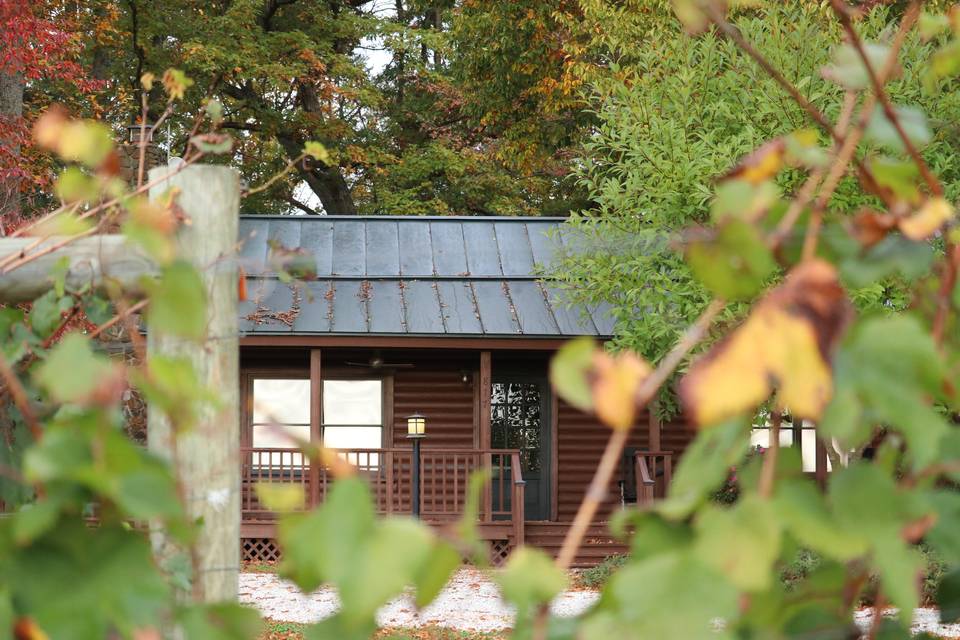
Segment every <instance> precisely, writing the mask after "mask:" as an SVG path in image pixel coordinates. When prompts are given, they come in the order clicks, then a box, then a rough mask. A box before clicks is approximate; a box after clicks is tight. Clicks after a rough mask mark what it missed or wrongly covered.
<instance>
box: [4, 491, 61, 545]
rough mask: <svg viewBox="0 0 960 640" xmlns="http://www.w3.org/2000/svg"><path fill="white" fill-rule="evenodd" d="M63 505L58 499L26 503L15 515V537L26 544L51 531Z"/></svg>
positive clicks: (20, 543)
mask: <svg viewBox="0 0 960 640" xmlns="http://www.w3.org/2000/svg"><path fill="white" fill-rule="evenodd" d="M62 506H63V505H62V504H61V503H60V501H58V500H40V501H38V502H35V503H33V504H26V505H24V506H23V507H21V509H20V510H19V511H17V512H16V514H14V516H13V539H14V541H15V542H16V543H17V544H19V545H25V544H27V543H29V542H31V541H33V540H34V539H35V538H37V537H39V536H41V535H43V534H44V533H46V532H47V531H49V530H50V529H51V528H52V527H53V525H54V524H56V522H57V519H58V518H59V517H60V509H61V507H62Z"/></svg>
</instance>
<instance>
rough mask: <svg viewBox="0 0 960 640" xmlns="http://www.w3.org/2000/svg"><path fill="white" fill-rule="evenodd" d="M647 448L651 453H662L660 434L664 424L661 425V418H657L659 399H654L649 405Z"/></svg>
mask: <svg viewBox="0 0 960 640" xmlns="http://www.w3.org/2000/svg"><path fill="white" fill-rule="evenodd" d="M647 414H648V416H647V417H648V420H647V447H648V448H649V450H650V451H651V452H654V453H656V452H659V451H660V447H661V444H660V433H661V429H662V426H663V425H662V424H661V423H660V418H659V417H658V416H657V399H656V398H654V399H653V400H651V401H650V404H648V405H647Z"/></svg>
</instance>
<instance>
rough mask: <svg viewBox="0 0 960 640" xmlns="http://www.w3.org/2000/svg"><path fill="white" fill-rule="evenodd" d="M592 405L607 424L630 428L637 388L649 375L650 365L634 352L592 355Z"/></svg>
mask: <svg viewBox="0 0 960 640" xmlns="http://www.w3.org/2000/svg"><path fill="white" fill-rule="evenodd" d="M593 364H594V374H595V379H594V383H593V408H594V411H596V413H597V417H598V418H600V420H601V421H603V422H604V423H605V424H606V425H607V426H608V427H610V428H612V429H616V430H618V431H619V430H622V429H629V428H630V426H631V425H633V420H634V418H635V417H636V413H637V404H636V395H637V387H638V386H639V385H640V383H641V382H643V379H644V378H646V377H647V376H648V375H650V365H648V364H647V363H646V362H644V361H643V360H642V359H641V358H639V357H637V356H636V355H635V354H634V353H632V352H629V351H624V352H622V353H619V354H617V355H616V356H611V355H610V354H609V353H606V352H604V351H598V352H597V353H596V354H595V355H594V363H593Z"/></svg>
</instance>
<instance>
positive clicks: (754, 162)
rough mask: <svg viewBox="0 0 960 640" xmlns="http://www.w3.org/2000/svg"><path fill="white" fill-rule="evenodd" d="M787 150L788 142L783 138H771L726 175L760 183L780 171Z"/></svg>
mask: <svg viewBox="0 0 960 640" xmlns="http://www.w3.org/2000/svg"><path fill="white" fill-rule="evenodd" d="M785 151H786V142H785V141H784V140H783V139H782V138H777V139H775V140H771V141H770V142H767V143H765V144H763V145H762V146H761V147H760V148H758V149H757V150H756V151H754V152H753V153H751V154H750V155H748V156H747V157H746V158H744V159H743V160H741V161H740V164H738V165H737V166H736V167H734V168H733V170H732V171H730V173H728V174H727V175H726V176H724V177H725V178H727V179H729V178H737V179H739V180H746V181H747V182H750V183H752V184H760V183H761V182H764V181H765V180H768V179H770V178H772V177H773V176H775V175H777V173H779V172H780V169H781V168H782V167H783V156H784V152H785Z"/></svg>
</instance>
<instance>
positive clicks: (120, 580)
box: [3, 518, 170, 638]
mask: <svg viewBox="0 0 960 640" xmlns="http://www.w3.org/2000/svg"><path fill="white" fill-rule="evenodd" d="M3 567H4V582H5V584H6V585H8V586H9V588H10V593H11V596H12V599H13V601H14V602H16V603H17V613H18V614H20V615H22V616H29V617H31V618H33V619H34V620H35V621H36V622H37V624H38V626H39V627H40V628H41V629H43V631H44V632H46V634H47V635H48V636H49V637H51V638H106V637H109V636H110V635H111V634H112V633H116V632H118V631H119V632H122V633H123V634H124V635H128V634H130V633H131V632H132V630H133V629H135V628H144V627H154V628H159V626H160V624H161V620H162V614H163V613H164V611H165V610H166V609H167V606H168V603H169V597H170V589H169V587H168V586H167V584H166V582H165V580H164V578H163V576H162V575H161V574H160V573H159V571H158V569H157V567H156V564H155V563H154V560H153V554H152V553H151V549H150V543H149V541H148V540H147V537H146V536H144V535H143V533H141V532H139V531H135V530H133V529H130V528H124V527H120V526H111V525H107V524H105V523H101V525H100V526H99V527H94V528H91V527H88V526H87V525H86V524H85V523H84V522H83V521H82V520H81V519H80V518H70V519H66V518H61V519H60V521H59V522H58V523H57V524H56V526H54V527H52V528H51V529H50V530H49V531H48V532H47V533H46V534H45V535H44V536H42V537H41V538H39V539H37V540H34V541H33V542H32V543H31V544H30V545H29V546H27V547H24V548H21V549H20V550H18V552H17V553H14V554H11V555H9V556H7V558H5V559H4V563H3Z"/></svg>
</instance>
